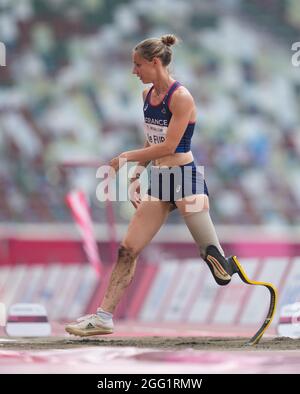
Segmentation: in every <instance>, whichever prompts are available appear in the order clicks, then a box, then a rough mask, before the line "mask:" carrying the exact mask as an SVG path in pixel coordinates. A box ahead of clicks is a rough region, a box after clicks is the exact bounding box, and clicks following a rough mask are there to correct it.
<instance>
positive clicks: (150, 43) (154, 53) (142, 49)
mask: <svg viewBox="0 0 300 394" xmlns="http://www.w3.org/2000/svg"><path fill="white" fill-rule="evenodd" d="M178 42H179V39H178V38H177V37H176V36H175V35H174V34H166V35H164V36H161V37H160V38H147V39H146V40H143V41H141V42H140V43H139V44H138V45H137V46H136V47H135V48H134V50H135V51H137V52H138V54H139V55H140V56H142V57H143V58H144V59H146V60H148V61H151V60H153V58H154V57H158V58H159V59H160V60H161V62H162V65H163V66H165V67H166V66H168V65H169V64H170V63H171V60H172V49H171V46H172V45H175V44H177V43H178Z"/></svg>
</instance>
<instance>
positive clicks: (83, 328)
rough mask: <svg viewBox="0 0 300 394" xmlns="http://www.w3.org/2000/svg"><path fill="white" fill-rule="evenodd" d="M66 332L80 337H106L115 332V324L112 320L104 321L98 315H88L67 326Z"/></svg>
mask: <svg viewBox="0 0 300 394" xmlns="http://www.w3.org/2000/svg"><path fill="white" fill-rule="evenodd" d="M65 330H66V331H67V332H68V333H69V334H73V335H78V336H80V337H85V336H90V335H105V334H112V333H113V332H114V323H113V321H112V319H107V320H103V319H101V318H100V317H99V316H98V315H86V316H82V317H80V318H79V319H77V321H76V322H74V323H70V324H67V325H66V327H65Z"/></svg>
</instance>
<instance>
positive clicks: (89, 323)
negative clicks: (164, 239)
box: [66, 35, 234, 336]
mask: <svg viewBox="0 0 300 394" xmlns="http://www.w3.org/2000/svg"><path fill="white" fill-rule="evenodd" d="M177 41H178V39H177V38H176V36H174V35H164V36H162V37H161V38H150V39H146V40H144V41H142V42H140V43H139V44H138V45H137V46H136V47H135V48H134V50H133V52H132V60H133V74H134V75H136V76H137V77H138V78H139V79H140V80H141V82H142V83H143V84H152V86H151V87H150V89H149V88H148V89H145V90H144V92H143V101H144V106H143V109H144V119H145V124H144V126H145V144H144V147H143V148H142V149H137V150H132V151H128V152H123V153H122V154H120V155H119V156H118V157H116V158H114V159H112V160H111V161H110V165H111V167H112V168H113V170H115V171H118V170H119V168H120V163H122V162H124V161H130V162H137V163H138V165H137V166H136V167H135V173H134V174H133V177H132V178H131V179H130V181H131V183H133V184H134V185H135V186H136V189H137V190H138V191H139V177H140V175H141V171H142V170H143V169H144V168H145V167H146V166H147V165H148V164H149V163H150V162H152V165H151V179H150V184H149V189H148V191H147V193H146V194H145V195H144V196H143V197H142V198H141V197H140V196H139V195H138V196H137V197H136V198H133V199H132V203H133V205H134V206H135V208H136V212H135V214H134V216H133V218H132V220H131V222H130V224H129V227H128V230H127V233H126V235H125V236H124V238H123V240H122V242H121V245H120V248H119V251H118V259H117V262H116V264H115V266H114V269H113V271H112V274H111V277H110V281H109V284H108V287H107V289H106V292H105V295H104V298H103V300H102V303H101V305H100V306H99V308H98V309H97V312H96V314H93V315H89V316H84V317H83V318H79V319H78V320H77V322H75V323H71V324H68V325H67V326H66V331H67V332H69V333H70V334H74V335H79V336H89V335H101V334H109V333H112V332H113V313H114V311H115V308H116V307H117V305H118V304H119V302H120V300H121V298H122V296H123V294H124V292H125V290H126V288H127V287H128V285H129V284H130V283H131V281H132V279H133V276H134V272H135V267H136V262H137V257H138V255H139V254H140V252H141V251H142V250H143V249H144V247H145V246H146V245H147V244H148V243H149V242H150V241H151V240H152V238H153V237H154V235H155V234H156V233H157V232H158V230H159V229H160V228H161V226H162V225H163V223H164V222H165V220H166V219H167V217H168V214H169V212H170V211H171V210H173V209H178V210H179V212H180V214H181V216H182V218H183V220H184V221H185V223H186V225H187V227H188V229H189V231H190V232H191V234H192V236H193V238H194V240H195V242H196V244H197V246H198V248H199V252H200V255H201V257H202V258H203V260H204V261H205V262H206V263H207V264H208V267H209V269H210V271H211V273H212V275H213V277H214V279H215V280H216V282H217V283H218V284H219V285H227V284H228V283H229V282H230V280H231V275H232V274H233V272H234V269H233V267H232V260H231V259H230V258H229V259H226V258H225V255H224V252H223V249H222V247H221V245H220V243H219V240H218V237H217V234H216V231H215V228H214V225H213V223H212V221H211V218H210V213H209V196H208V190H207V186H206V183H205V180H204V177H203V173H202V171H201V170H200V169H199V168H198V167H197V166H196V164H195V163H194V157H193V153H192V151H191V140H192V136H193V132H194V128H195V122H196V107H195V102H194V99H193V97H192V95H191V94H190V92H189V91H188V90H187V88H186V87H184V86H182V85H181V84H180V83H179V82H178V81H176V80H175V79H174V78H173V77H172V76H171V74H170V73H169V70H168V66H169V64H170V62H171V59H172V46H173V45H174V44H176V43H177Z"/></svg>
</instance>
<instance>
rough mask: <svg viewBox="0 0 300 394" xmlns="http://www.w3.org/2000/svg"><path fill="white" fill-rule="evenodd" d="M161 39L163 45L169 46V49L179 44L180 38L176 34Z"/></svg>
mask: <svg viewBox="0 0 300 394" xmlns="http://www.w3.org/2000/svg"><path fill="white" fill-rule="evenodd" d="M160 39H161V41H162V43H163V44H165V45H167V46H168V47H170V46H171V45H174V44H176V43H177V42H178V38H177V37H176V36H175V35H174V34H166V35H164V36H162V37H161V38H160Z"/></svg>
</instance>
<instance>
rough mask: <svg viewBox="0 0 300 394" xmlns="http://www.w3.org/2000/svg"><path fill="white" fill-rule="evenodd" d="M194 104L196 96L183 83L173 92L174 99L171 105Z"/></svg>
mask: <svg viewBox="0 0 300 394" xmlns="http://www.w3.org/2000/svg"><path fill="white" fill-rule="evenodd" d="M182 104H185V105H187V106H188V105H191V106H192V105H194V104H195V103H194V98H193V96H192V95H191V93H190V91H189V90H188V89H187V88H186V87H185V86H183V85H180V86H179V87H178V88H177V89H176V90H175V91H174V93H173V95H172V100H171V102H170V105H171V106H174V105H175V106H176V105H182Z"/></svg>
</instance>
